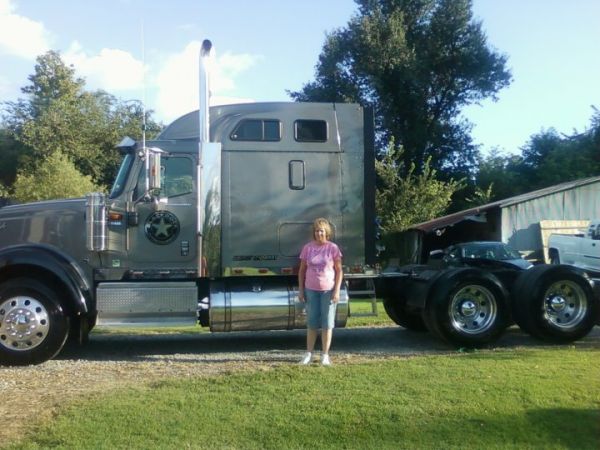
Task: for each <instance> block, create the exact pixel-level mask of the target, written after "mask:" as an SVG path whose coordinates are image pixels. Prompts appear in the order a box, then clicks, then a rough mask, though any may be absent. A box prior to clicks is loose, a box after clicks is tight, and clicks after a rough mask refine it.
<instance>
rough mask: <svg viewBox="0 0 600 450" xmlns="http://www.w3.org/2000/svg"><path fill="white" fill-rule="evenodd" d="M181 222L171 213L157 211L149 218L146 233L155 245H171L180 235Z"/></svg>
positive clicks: (145, 226)
mask: <svg viewBox="0 0 600 450" xmlns="http://www.w3.org/2000/svg"><path fill="white" fill-rule="evenodd" d="M179 230H180V226H179V220H178V219H177V217H176V216H175V214H173V213H172V212H169V211H156V212H154V213H152V214H150V215H149V216H148V218H147V219H146V224H145V225H144V231H145V232H146V236H147V237H148V239H149V240H150V241H152V242H154V243H155V244H160V245H164V244H170V243H171V242H173V241H174V240H175V239H176V238H177V236H178V235H179Z"/></svg>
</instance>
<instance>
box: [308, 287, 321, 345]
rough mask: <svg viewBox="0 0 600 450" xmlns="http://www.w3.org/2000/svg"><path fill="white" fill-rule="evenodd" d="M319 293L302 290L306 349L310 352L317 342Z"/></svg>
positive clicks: (319, 314)
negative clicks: (304, 299)
mask: <svg viewBox="0 0 600 450" xmlns="http://www.w3.org/2000/svg"><path fill="white" fill-rule="evenodd" d="M319 297H320V293H319V292H316V291H311V290H310V289H305V290H304V298H306V351H308V352H312V351H313V350H314V348H315V343H316V342H317V336H318V329H319V327H320V316H321V309H320V301H319Z"/></svg>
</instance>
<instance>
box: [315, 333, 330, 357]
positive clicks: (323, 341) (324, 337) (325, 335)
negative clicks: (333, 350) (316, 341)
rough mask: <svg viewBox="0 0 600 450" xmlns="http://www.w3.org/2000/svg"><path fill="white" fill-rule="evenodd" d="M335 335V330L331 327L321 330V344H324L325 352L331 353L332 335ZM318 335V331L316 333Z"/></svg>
mask: <svg viewBox="0 0 600 450" xmlns="http://www.w3.org/2000/svg"><path fill="white" fill-rule="evenodd" d="M332 336H333V330H332V329H331V328H323V329H322V330H321V345H322V346H323V353H324V354H329V347H331V337H332ZM315 337H316V333H315Z"/></svg>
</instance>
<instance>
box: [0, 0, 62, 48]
mask: <svg viewBox="0 0 600 450" xmlns="http://www.w3.org/2000/svg"><path fill="white" fill-rule="evenodd" d="M50 40H51V35H50V33H49V32H48V31H47V30H46V29H45V27H44V24H43V23H41V22H36V21H34V20H31V19H28V18H27V17H23V16H20V15H18V14H15V7H14V5H13V4H12V3H11V0H0V53H5V54H9V55H14V56H18V57H21V58H25V59H34V58H35V57H36V56H38V55H41V54H42V53H45V52H46V51H47V50H48V49H49V48H50V45H49V42H50Z"/></svg>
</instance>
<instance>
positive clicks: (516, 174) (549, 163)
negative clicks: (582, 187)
mask: <svg viewBox="0 0 600 450" xmlns="http://www.w3.org/2000/svg"><path fill="white" fill-rule="evenodd" d="M593 110H594V113H593V115H592V117H591V119H590V126H589V127H588V128H587V129H586V130H585V131H584V132H581V133H580V132H577V131H575V132H574V133H573V134H572V135H570V136H565V135H562V136H561V135H560V134H559V133H558V132H556V130H554V129H552V128H550V129H549V130H542V131H541V132H539V133H537V134H534V135H532V136H531V138H530V139H529V140H528V141H527V143H526V144H525V145H524V146H523V147H522V148H521V152H522V155H506V156H503V155H501V154H500V153H499V152H498V151H496V150H493V151H492V152H491V153H490V154H489V155H487V156H486V157H485V158H480V162H479V171H478V173H477V177H476V184H477V186H479V187H485V186H490V185H493V195H492V196H491V199H492V200H502V199H505V198H509V197H513V196H515V195H519V194H523V193H525V192H530V191H534V190H537V189H542V188H545V187H548V186H552V185H555V184H559V183H563V182H566V181H573V180H577V179H579V178H587V177H592V176H598V175H600V112H599V111H598V109H597V108H595V107H593Z"/></svg>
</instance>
